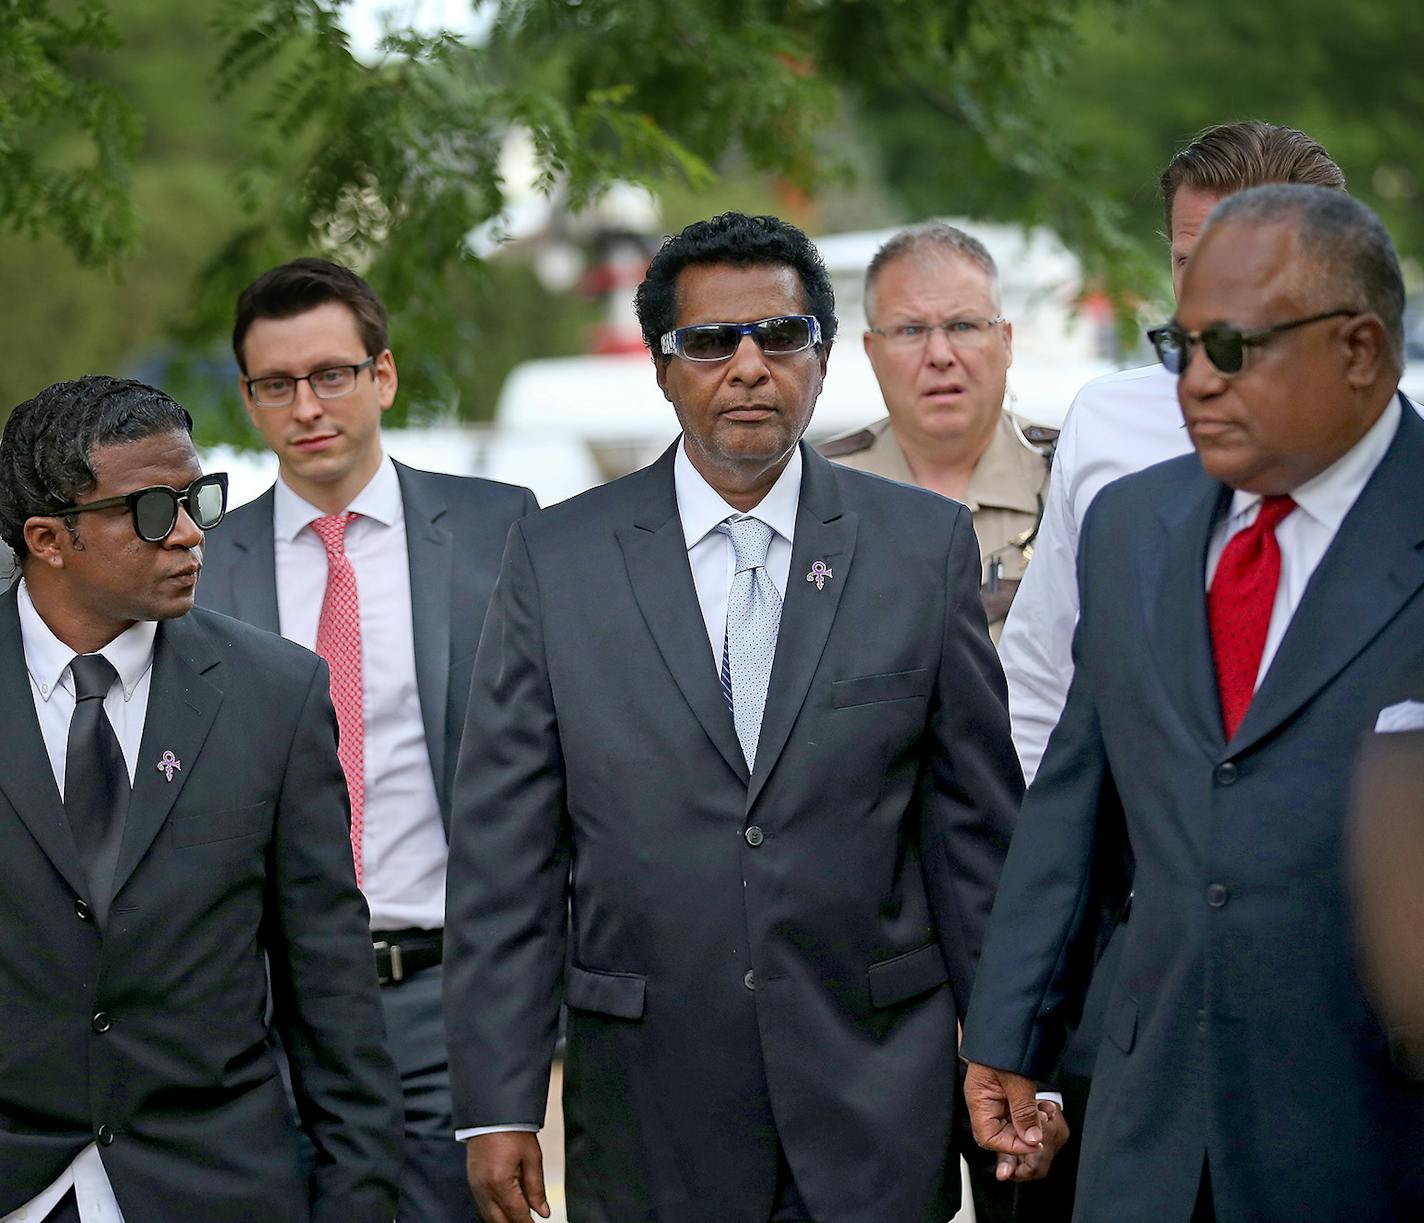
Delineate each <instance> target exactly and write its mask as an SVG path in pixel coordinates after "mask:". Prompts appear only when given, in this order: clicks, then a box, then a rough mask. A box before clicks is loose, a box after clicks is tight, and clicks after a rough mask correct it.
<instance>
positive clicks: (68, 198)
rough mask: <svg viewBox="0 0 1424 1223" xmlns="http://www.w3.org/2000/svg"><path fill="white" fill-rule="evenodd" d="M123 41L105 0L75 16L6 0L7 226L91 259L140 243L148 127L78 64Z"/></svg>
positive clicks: (0, 38) (44, 4)
mask: <svg viewBox="0 0 1424 1223" xmlns="http://www.w3.org/2000/svg"><path fill="white" fill-rule="evenodd" d="M117 43H118V38H117V36H116V34H115V32H114V28H113V25H112V23H111V22H110V19H109V15H108V12H107V10H106V9H105V7H104V6H103V4H102V3H100V0H84V2H83V3H80V4H78V5H77V7H76V9H75V11H74V12H73V13H72V15H70V16H67V17H66V16H64V15H61V14H59V13H56V12H54V11H52V8H51V5H50V4H49V3H48V0H0V223H3V224H4V225H6V226H8V227H9V228H10V229H12V230H15V231H17V232H19V233H21V234H23V235H25V236H26V237H28V238H31V239H33V238H36V237H38V236H40V235H42V234H51V235H54V236H55V237H57V238H58V239H59V240H60V241H62V242H63V243H64V244H65V245H66V246H67V247H68V248H69V249H70V250H71V251H73V252H74V254H75V255H76V256H77V257H78V258H79V259H80V260H81V261H82V262H84V263H88V264H97V263H103V262H105V261H108V260H111V259H114V258H116V257H118V256H120V255H124V254H127V253H129V252H130V251H132V250H133V248H134V244H135V239H136V237H137V222H136V219H135V215H134V208H133V201H132V199H131V198H130V195H129V189H130V168H131V166H132V163H133V159H134V155H135V154H136V153H137V151H138V146H139V141H140V139H141V136H142V125H141V123H140V122H139V119H138V116H137V114H136V113H135V112H134V110H133V109H132V108H131V107H130V106H129V105H128V104H127V103H126V102H125V101H124V100H123V99H122V98H121V97H120V96H119V95H118V93H117V92H116V91H115V90H113V89H112V88H110V87H109V86H107V85H105V84H104V83H103V82H100V81H95V80H91V79H88V78H87V77H86V76H85V74H84V71H83V68H82V66H78V67H77V66H76V61H79V60H81V59H82V57H83V55H84V53H86V52H95V51H109V50H112V49H113V48H114V47H115V46H116V45H117Z"/></svg>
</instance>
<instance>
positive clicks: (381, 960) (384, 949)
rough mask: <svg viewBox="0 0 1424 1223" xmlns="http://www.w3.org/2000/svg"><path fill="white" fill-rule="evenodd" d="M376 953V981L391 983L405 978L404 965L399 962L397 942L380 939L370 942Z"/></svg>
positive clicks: (399, 951)
mask: <svg viewBox="0 0 1424 1223" xmlns="http://www.w3.org/2000/svg"><path fill="white" fill-rule="evenodd" d="M371 949H372V950H373V951H374V952H375V953H376V982H377V984H379V985H391V984H393V983H399V982H401V981H404V980H405V966H404V965H403V964H402V963H401V949H400V944H399V943H388V942H386V940H385V939H381V940H379V941H377V942H374V943H372V944H371Z"/></svg>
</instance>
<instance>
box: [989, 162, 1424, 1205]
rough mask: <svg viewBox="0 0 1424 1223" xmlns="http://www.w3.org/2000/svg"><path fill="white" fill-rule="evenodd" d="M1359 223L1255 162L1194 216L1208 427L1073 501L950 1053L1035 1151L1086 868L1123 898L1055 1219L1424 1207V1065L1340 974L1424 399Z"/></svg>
mask: <svg viewBox="0 0 1424 1223" xmlns="http://www.w3.org/2000/svg"><path fill="white" fill-rule="evenodd" d="M1403 307H1404V288H1403V283H1402V280H1401V277H1400V271H1399V264H1398V260H1397V258H1396V256H1395V252H1394V248H1393V244H1392V243H1391V242H1390V240H1389V235H1388V234H1387V233H1386V232H1385V231H1384V229H1383V227H1382V226H1381V225H1380V223H1379V221H1378V219H1377V218H1376V217H1375V216H1374V214H1373V213H1371V212H1370V211H1369V209H1367V208H1366V207H1364V206H1363V205H1361V204H1359V203H1357V202H1356V201H1353V200H1351V199H1350V198H1349V197H1347V196H1345V195H1344V194H1343V193H1340V192H1335V191H1329V190H1325V189H1322V188H1318V187H1305V186H1272V187H1260V188H1256V189H1253V190H1251V191H1246V192H1243V193H1241V194H1240V195H1236V196H1233V197H1231V198H1230V199H1228V200H1227V201H1225V202H1223V203H1222V204H1221V205H1219V206H1218V207H1217V209H1216V210H1215V211H1214V212H1213V213H1212V216H1211V219H1210V222H1209V224H1208V227H1207V229H1206V230H1205V232H1204V235H1203V237H1202V239H1201V241H1200V243H1199V245H1198V247H1197V249H1196V252H1195V253H1194V255H1193V256H1192V259H1191V261H1190V263H1189V264H1188V266H1187V270H1186V274H1185V278H1184V280H1183V284H1182V291H1181V295H1180V298H1179V301H1178V309H1177V316H1176V319H1175V320H1174V321H1173V322H1172V323H1171V324H1169V325H1168V326H1166V327H1163V328H1159V329H1157V330H1155V331H1154V332H1152V333H1151V335H1152V338H1153V341H1154V343H1155V345H1156V347H1157V350H1158V354H1159V356H1160V357H1161V359H1162V361H1163V363H1164V364H1165V365H1166V366H1167V367H1168V368H1169V369H1171V370H1173V371H1175V372H1177V373H1178V374H1179V386H1178V396H1179V399H1180V401H1181V408H1182V413H1183V416H1184V418H1185V421H1186V426H1187V429H1188V431H1189V433H1190V435H1191V438H1192V442H1193V445H1194V446H1195V448H1196V453H1195V454H1193V455H1189V456H1186V457H1183V458H1179V459H1174V460H1171V461H1169V462H1167V463H1163V464H1160V465H1158V466H1156V467H1153V468H1150V469H1148V470H1147V471H1145V472H1142V473H1140V474H1137V475H1134V476H1130V477H1127V478H1126V479H1123V480H1121V481H1119V482H1117V483H1116V484H1113V485H1111V486H1110V487H1109V488H1107V489H1106V490H1104V491H1103V492H1102V493H1101V494H1100V495H1099V497H1098V498H1097V500H1096V501H1095V502H1094V504H1093V507H1092V510H1091V511H1090V513H1089V516H1088V520H1087V525H1086V530H1085V533H1084V539H1083V545H1082V549H1081V551H1080V554H1079V573H1080V585H1081V589H1082V592H1083V602H1082V608H1083V610H1082V618H1081V620H1080V623H1079V627H1078V635H1077V643H1076V647H1075V656H1076V662H1077V667H1076V671H1075V675H1074V679H1073V685H1072V688H1071V690H1070V692H1069V696H1068V703H1067V707H1066V709H1065V712H1064V715H1063V718H1062V720H1061V721H1060V723H1059V725H1058V728H1057V729H1056V730H1055V731H1054V733H1053V736H1052V738H1051V739H1050V741H1049V744H1048V750H1047V754H1046V756H1045V759H1044V764H1043V768H1042V770H1041V771H1040V773H1039V774H1038V777H1037V778H1036V780H1035V783H1034V786H1033V788H1032V790H1031V791H1030V793H1029V796H1028V799H1027V801H1026V802H1025V805H1024V809H1023V812H1022V814H1021V819H1020V825H1019V832H1018V834H1017V835H1016V837H1015V840H1014V843H1013V847H1012V849H1011V851H1010V854H1009V858H1008V862H1007V865H1006V867H1005V870H1004V875H1003V880H1002V884H1001V887H1000V891H999V895H998V899H997V901H996V904H995V909H994V916H993V919H992V922H991V925H990V931H989V938H988V942H987V945H986V949H985V953H984V957H983V960H982V961H981V964H980V970H979V977H978V980H977V983H976V988H975V995H974V1001H973V1004H972V1006H971V1008H970V1013H969V1018H968V1020H967V1022H966V1025H965V1038H964V1046H963V1052H964V1055H965V1056H966V1057H967V1058H968V1059H970V1062H971V1065H970V1069H969V1077H968V1082H967V1085H966V1095H967V1096H968V1098H969V1102H970V1106H971V1112H972V1113H973V1115H974V1121H975V1131H976V1135H977V1136H978V1137H979V1139H980V1141H981V1142H982V1143H984V1144H985V1145H989V1146H991V1147H992V1148H994V1149H996V1150H999V1151H1000V1152H1001V1153H1002V1154H1003V1158H1004V1161H1005V1162H1006V1163H1007V1164H1009V1165H1010V1166H1012V1165H1013V1163H1014V1162H1015V1161H1016V1160H1017V1159H1018V1158H1020V1157H1021V1155H1022V1154H1023V1153H1024V1152H1025V1151H1026V1150H1028V1144H1027V1142H1026V1141H1025V1139H1026V1138H1031V1137H1033V1135H1029V1134H1027V1132H1026V1131H1027V1130H1028V1129H1029V1128H1030V1123H1031V1121H1032V1117H1033V1112H1032V1088H1033V1076H1035V1075H1038V1074H1041V1073H1044V1071H1045V1069H1046V1068H1047V1067H1049V1066H1051V1064H1052V1061H1053V1057H1054V1051H1055V1049H1056V1048H1057V1045H1058V1042H1059V1040H1060V1039H1061V1017H1062V1015H1063V1014H1064V1013H1065V1011H1071V1010H1072V1008H1073V1007H1074V1005H1076V1003H1077V1002H1078V1001H1079V1000H1080V996H1081V992H1082V990H1083V988H1084V985H1085V983H1086V973H1085V972H1084V971H1083V966H1084V964H1085V960H1084V958H1083V953H1084V950H1085V949H1084V948H1083V947H1082V946H1081V943H1082V935H1083V934H1084V933H1085V932H1087V931H1088V923H1087V922H1086V921H1085V917H1086V916H1087V915H1089V914H1091V913H1092V912H1093V911H1094V898H1095V894H1096V893H1097V891H1098V889H1100V888H1102V887H1111V886H1114V885H1119V886H1120V883H1121V881H1120V880H1114V879H1112V878H1110V877H1108V876H1111V874H1112V872H1113V870H1114V869H1115V867H1114V864H1116V863H1120V862H1121V861H1122V860H1123V855H1122V854H1121V852H1120V846H1121V840H1122V838H1124V837H1125V838H1126V839H1127V841H1128V842H1129V843H1130V846H1131V850H1132V856H1133V857H1135V859H1136V877H1135V898H1134V901H1133V906H1132V912H1131V916H1130V920H1129V921H1128V923H1127V925H1126V928H1125V931H1124V935H1125V940H1126V942H1125V947H1124V950H1123V961H1122V967H1121V971H1120V975H1119V978H1118V980H1117V982H1116V985H1115V988H1114V992H1113V996H1112V998H1111V999H1110V1001H1109V1003H1108V1011H1107V1017H1106V1025H1105V1026H1106V1036H1105V1039H1104V1041H1103V1043H1102V1046H1101V1049H1100V1051H1099V1053H1098V1059H1097V1065H1096V1072H1095V1074H1094V1078H1093V1088H1092V1095H1091V1097H1090V1101H1089V1106H1088V1115H1087V1119H1086V1122H1085V1126H1084V1134H1083V1147H1082V1156H1081V1162H1080V1165H1079V1179H1078V1195H1077V1202H1076V1209H1075V1215H1074V1217H1075V1219H1078V1220H1084V1221H1087V1223H1098V1221H1104V1220H1122V1221H1123V1223H1129V1221H1131V1223H1138V1221H1140V1220H1142V1219H1147V1218H1161V1219H1186V1218H1188V1217H1189V1216H1190V1217H1192V1218H1194V1219H1199V1220H1201V1219H1212V1218H1218V1217H1219V1218H1221V1219H1223V1220H1238V1219H1242V1220H1244V1219H1311V1220H1322V1221H1323V1220H1342V1221H1343V1220H1352V1221H1356V1220H1386V1219H1402V1218H1417V1217H1421V1211H1424V1199H1421V1198H1420V1196H1419V1192H1420V1191H1419V1181H1418V1179H1417V1177H1416V1178H1414V1179H1413V1186H1412V1187H1411V1186H1410V1185H1409V1183H1408V1179H1409V1170H1410V1169H1411V1167H1413V1166H1415V1165H1417V1162H1418V1160H1419V1159H1420V1151H1419V1150H1418V1147H1417V1141H1416V1138H1415V1137H1414V1135H1416V1134H1417V1131H1416V1130H1414V1129H1413V1126H1412V1123H1411V1122H1409V1121H1408V1120H1404V1119H1407V1118H1410V1117H1412V1116H1414V1115H1417V1113H1418V1110H1419V1109H1420V1108H1421V1106H1424V1096H1421V1090H1420V1085H1419V1084H1418V1083H1417V1082H1415V1081H1411V1079H1410V1078H1409V1077H1408V1075H1407V1074H1406V1073H1404V1071H1403V1070H1402V1069H1401V1068H1400V1067H1399V1066H1397V1065H1396V1064H1395V1063H1394V1062H1393V1061H1392V1060H1391V1056H1390V1050H1389V1045H1388V1042H1387V1039H1386V1033H1385V1031H1384V1030H1383V1028H1382V1026H1381V1024H1380V1022H1379V1020H1378V1018H1377V1017H1376V1015H1375V1012H1374V1010H1373V1008H1372V1007H1371V1006H1370V1004H1369V1002H1368V1001H1367V1000H1366V997H1365V994H1364V992H1363V990H1362V988H1361V984H1360V980H1359V973H1358V966H1357V962H1356V954H1355V950H1354V939H1353V931H1352V920H1351V913H1350V904H1349V900H1348V886H1347V877H1346V869H1345V856H1346V855H1345V836H1346V826H1347V821H1346V812H1347V807H1348V798H1349V784H1350V763H1351V758H1352V756H1353V752H1354V747H1355V745H1356V743H1357V742H1358V741H1359V739H1360V737H1361V735H1362V734H1364V733H1365V732H1366V731H1367V730H1369V729H1370V728H1371V727H1372V726H1373V725H1374V722H1375V718H1376V716H1377V714H1378V703H1377V700H1376V699H1375V698H1376V694H1377V692H1378V691H1379V690H1380V688H1381V686H1382V684H1383V682H1384V680H1385V679H1386V677H1387V676H1388V675H1390V674H1391V672H1392V669H1393V667H1394V666H1396V665H1397V661H1398V659H1399V657H1401V656H1402V655H1404V654H1406V653H1407V652H1408V651H1410V650H1412V649H1413V648H1414V646H1413V643H1415V642H1417V641H1418V640H1419V638H1420V636H1421V634H1424V498H1421V496H1420V495H1419V472H1420V471H1421V470H1424V422H1421V421H1420V419H1419V417H1418V415H1417V414H1416V413H1415V412H1414V411H1413V410H1412V409H1411V408H1410V407H1409V406H1408V405H1407V404H1405V402H1404V401H1403V399H1402V398H1401V397H1400V396H1399V394H1398V391H1397V386H1398V382H1399V375H1400V371H1401V369H1402V367H1403V327H1402V315H1403Z"/></svg>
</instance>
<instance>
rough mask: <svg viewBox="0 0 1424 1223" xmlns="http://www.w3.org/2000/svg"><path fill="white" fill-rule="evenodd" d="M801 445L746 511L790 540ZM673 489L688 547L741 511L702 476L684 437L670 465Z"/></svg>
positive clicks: (793, 532) (793, 531)
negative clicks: (688, 454) (691, 457)
mask: <svg viewBox="0 0 1424 1223" xmlns="http://www.w3.org/2000/svg"><path fill="white" fill-rule="evenodd" d="M802 465H803V463H802V459H801V447H800V445H799V444H798V445H797V447H796V449H795V450H794V451H792V453H791V458H790V460H789V461H788V462H787V464H786V466H785V467H783V468H782V469H781V474H780V475H779V476H777V477H776V483H775V484H773V485H772V486H771V488H770V489H768V490H767V494H766V496H765V497H763V498H762V499H761V500H760V501H759V502H758V503H757V504H756V505H755V506H753V507H752V509H751V510H750V511H748V512H749V513H750V514H751V515H752V516H753V517H756V518H759V519H761V521H762V522H764V523H766V525H767V526H769V527H770V528H771V529H772V530H773V531H775V532H776V533H777V534H778V535H780V536H782V537H783V538H784V539H785V540H787V542H790V541H791V540H792V539H793V538H794V537H795V535H796V508H797V506H798V505H799V504H800V503H801V468H802ZM672 479H673V489H674V491H675V492H676V494H677V512H678V516H679V517H680V518H681V519H682V534H683V538H684V539H685V540H686V541H687V547H688V548H689V550H690V549H691V548H693V547H694V546H695V545H696V544H698V543H700V542H701V541H702V539H703V538H704V537H705V536H706V535H707V532H709V531H711V530H712V529H713V528H714V527H716V526H717V524H718V523H719V522H725V521H726V520H727V519H728V518H731V517H732V516H733V515H736V514H740V513H741V511H740V510H738V509H735V508H734V507H733V506H730V505H728V504H727V503H726V502H725V501H724V500H723V499H722V495H721V494H720V493H719V492H717V490H716V489H714V488H713V487H712V486H711V485H710V484H708V483H707V481H706V480H705V479H703V477H702V473H701V472H700V471H698V470H697V468H696V467H694V466H693V465H692V460H691V459H690V458H688V457H687V440H686V438H683V439H682V441H681V442H679V444H678V447H677V456H676V457H675V458H674V460H673V465H672Z"/></svg>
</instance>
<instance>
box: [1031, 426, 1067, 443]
mask: <svg viewBox="0 0 1424 1223" xmlns="http://www.w3.org/2000/svg"><path fill="white" fill-rule="evenodd" d="M1060 432H1061V430H1059V429H1050V428H1048V426H1047V425H1025V426H1024V427H1023V435H1024V437H1026V438H1027V439H1028V440H1029V441H1031V442H1032V443H1033V444H1034V445H1035V446H1052V445H1054V444H1055V443H1057V441H1058V434H1059V433H1060Z"/></svg>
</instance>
